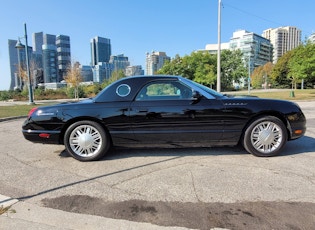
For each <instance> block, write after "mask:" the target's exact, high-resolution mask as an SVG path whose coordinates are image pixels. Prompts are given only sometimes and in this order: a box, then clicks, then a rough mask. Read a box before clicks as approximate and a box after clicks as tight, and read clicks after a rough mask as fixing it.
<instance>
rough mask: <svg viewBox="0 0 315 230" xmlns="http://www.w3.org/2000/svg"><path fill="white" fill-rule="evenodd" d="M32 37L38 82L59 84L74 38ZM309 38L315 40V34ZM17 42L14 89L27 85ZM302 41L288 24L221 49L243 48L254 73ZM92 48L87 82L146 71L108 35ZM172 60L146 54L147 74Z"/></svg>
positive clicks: (242, 36) (240, 37)
mask: <svg viewBox="0 0 315 230" xmlns="http://www.w3.org/2000/svg"><path fill="white" fill-rule="evenodd" d="M32 38H33V39H32V47H28V54H29V57H31V58H30V59H31V70H32V76H33V81H34V85H35V84H36V85H38V84H42V85H44V86H45V87H46V88H49V87H53V88H55V87H58V84H61V83H60V82H62V81H63V79H64V76H65V74H66V73H67V68H68V67H69V65H70V64H71V50H70V37H69V36H66V35H51V34H44V33H43V32H39V33H34V34H33V36H32ZM309 39H310V40H313V41H315V34H313V35H312V36H311V37H310V38H309ZM17 42H18V41H17V40H9V57H10V67H11V85H10V89H14V88H22V87H23V81H21V80H20V77H19V68H18V66H23V65H24V63H25V49H16V44H17ZM300 44H301V30H299V29H298V28H296V27H291V26H287V27H279V28H275V29H267V30H264V31H263V33H262V35H258V34H255V33H253V32H248V31H246V30H238V31H235V32H234V33H233V36H232V37H231V39H230V41H229V42H227V43H222V44H221V49H223V50H224V49H230V50H236V49H240V50H241V51H242V53H243V59H244V63H245V64H246V65H247V66H249V71H250V73H251V72H252V71H253V70H254V68H256V67H258V66H262V65H264V64H266V63H267V62H273V63H276V62H277V60H278V59H279V58H280V57H281V56H282V55H283V54H284V53H286V52H287V51H289V50H292V49H294V48H296V47H297V46H299V45H300ZM90 48H91V64H90V65H79V68H80V70H81V74H82V76H83V81H85V82H100V83H101V82H103V81H104V80H105V79H108V78H109V77H110V76H111V74H112V72H113V71H115V70H123V71H124V72H125V75H126V76H132V75H142V74H144V70H142V66H141V65H136V66H131V65H130V62H129V61H128V57H126V56H124V55H123V54H120V55H112V51H111V41H110V39H108V38H103V37H99V36H97V37H94V38H92V39H91V40H90ZM205 50H206V51H208V52H210V53H216V52H217V50H218V44H208V45H206V47H205ZM170 60H171V58H170V57H168V56H167V55H166V53H165V52H155V51H152V52H151V53H146V66H145V68H146V74H148V75H152V74H154V73H156V71H158V70H159V69H160V68H162V66H163V65H164V63H165V61H170Z"/></svg>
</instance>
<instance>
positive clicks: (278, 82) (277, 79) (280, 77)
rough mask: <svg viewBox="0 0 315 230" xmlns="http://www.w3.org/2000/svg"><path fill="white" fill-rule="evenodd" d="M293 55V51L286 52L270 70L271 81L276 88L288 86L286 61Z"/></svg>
mask: <svg viewBox="0 0 315 230" xmlns="http://www.w3.org/2000/svg"><path fill="white" fill-rule="evenodd" d="M292 55H293V51H288V52H286V53H285V54H284V55H283V56H282V57H280V58H279V60H278V61H277V63H276V64H275V65H274V67H273V69H272V71H271V75H270V78H271V81H272V83H273V85H274V87H276V88H289V87H290V79H288V74H289V67H288V63H289V61H290V59H291V57H292Z"/></svg>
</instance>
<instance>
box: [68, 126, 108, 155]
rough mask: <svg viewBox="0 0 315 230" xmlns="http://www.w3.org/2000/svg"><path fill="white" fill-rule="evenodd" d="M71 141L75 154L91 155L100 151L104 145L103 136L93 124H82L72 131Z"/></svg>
mask: <svg viewBox="0 0 315 230" xmlns="http://www.w3.org/2000/svg"><path fill="white" fill-rule="evenodd" d="M69 142H70V147H71V149H72V150H73V152H74V153H75V154H77V155H79V156H82V157H90V156H93V155H95V154H97V153H98V152H99V150H100V148H101V146H102V137H101V134H100V132H99V131H98V130H97V129H96V128H94V127H93V126H90V125H81V126H78V127H77V128H75V129H74V130H73V131H72V132H71V134H70V138H69Z"/></svg>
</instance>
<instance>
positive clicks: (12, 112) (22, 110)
mask: <svg viewBox="0 0 315 230" xmlns="http://www.w3.org/2000/svg"><path fill="white" fill-rule="evenodd" d="M293 93H294V94H293V95H292V91H291V90H289V89H288V90H252V91H251V92H250V95H251V96H258V97H260V98H274V99H283V100H314V101H315V89H304V90H294V91H293ZM228 94H231V95H248V91H235V92H229V93H228ZM292 96H294V97H292ZM35 103H36V100H35ZM49 104H53V103H49V101H47V103H44V105H49ZM41 105H43V104H41ZM36 106H40V105H8V106H0V118H4V117H15V116H27V114H28V112H29V111H30V110H31V109H32V108H33V107H36Z"/></svg>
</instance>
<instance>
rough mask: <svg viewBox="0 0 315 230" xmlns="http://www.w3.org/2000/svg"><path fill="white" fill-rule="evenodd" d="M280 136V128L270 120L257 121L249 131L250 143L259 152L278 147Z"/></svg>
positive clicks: (269, 150) (270, 150)
mask: <svg viewBox="0 0 315 230" xmlns="http://www.w3.org/2000/svg"><path fill="white" fill-rule="evenodd" d="M282 138H283V134H282V129H281V128H280V127H279V126H278V125H277V124H275V123H273V122H270V121H266V122H262V123H259V124H258V125H256V126H255V127H254V128H253V130H252V133H251V142H252V145H253V147H254V148H255V149H256V150H258V151H259V152H261V153H270V152H273V151H275V150H276V149H278V148H279V146H280V145H281V143H282Z"/></svg>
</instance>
